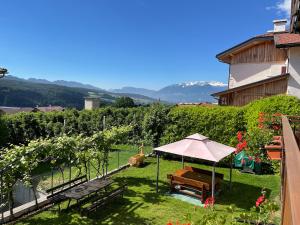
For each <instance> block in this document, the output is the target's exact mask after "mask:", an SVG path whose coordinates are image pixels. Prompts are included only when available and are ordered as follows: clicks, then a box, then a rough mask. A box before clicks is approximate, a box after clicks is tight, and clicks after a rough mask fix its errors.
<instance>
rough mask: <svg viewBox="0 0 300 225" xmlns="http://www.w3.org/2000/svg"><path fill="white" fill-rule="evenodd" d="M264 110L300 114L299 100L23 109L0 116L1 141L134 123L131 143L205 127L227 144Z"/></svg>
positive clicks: (17, 141)
mask: <svg viewBox="0 0 300 225" xmlns="http://www.w3.org/2000/svg"><path fill="white" fill-rule="evenodd" d="M260 112H264V113H267V114H274V113H282V114H288V115H300V100H299V99H297V98H295V97H290V96H273V97H270V98H265V99H262V100H257V101H255V102H253V103H250V104H249V105H247V106H245V107H225V106H185V107H183V106H179V107H171V108H170V107H168V106H163V105H160V104H154V105H152V106H150V107H135V108H114V107H105V108H100V109H97V110H88V111H87V110H83V111H77V110H66V111H64V112H50V113H41V112H36V113H19V114H14V115H5V116H2V117H0V146H4V145H5V144H6V145H7V144H8V143H10V144H22V143H27V142H28V141H29V140H32V139H37V138H41V137H42V138H46V137H55V136H58V135H61V134H63V133H65V134H67V135H76V134H84V135H86V136H89V135H91V134H93V133H94V132H97V131H102V130H103V118H104V116H105V118H106V119H105V125H106V128H111V127H113V126H117V127H119V126H126V125H129V124H130V125H132V127H133V131H132V132H131V134H130V136H129V137H130V138H129V140H128V143H135V144H139V143H141V142H145V143H147V144H150V143H151V144H153V145H159V144H163V143H169V142H172V141H176V140H179V139H181V138H183V137H186V136H188V135H190V134H193V133H196V132H198V133H201V134H203V135H205V136H208V137H209V138H211V139H212V140H216V141H219V142H221V143H224V144H235V143H234V140H235V136H236V133H237V132H238V131H245V130H248V131H249V130H252V129H254V128H257V124H258V115H259V113H260Z"/></svg>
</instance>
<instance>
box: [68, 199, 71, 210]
mask: <svg viewBox="0 0 300 225" xmlns="http://www.w3.org/2000/svg"><path fill="white" fill-rule="evenodd" d="M70 203H71V199H69V202H68V206H67V209H69V207H70Z"/></svg>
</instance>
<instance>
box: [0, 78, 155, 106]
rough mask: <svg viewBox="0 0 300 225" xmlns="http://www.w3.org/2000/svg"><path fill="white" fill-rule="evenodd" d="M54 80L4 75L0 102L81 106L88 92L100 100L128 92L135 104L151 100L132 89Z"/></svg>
mask: <svg viewBox="0 0 300 225" xmlns="http://www.w3.org/2000/svg"><path fill="white" fill-rule="evenodd" d="M56 82H57V83H60V84H59V85H58V84H55V83H54V82H50V81H47V80H40V79H28V80H26V79H21V78H18V77H14V76H7V77H4V78H3V79H1V80H0V105H2V106H14V107H35V106H36V105H39V106H48V105H59V106H63V107H69V108H77V109H82V108H83V107H84V97H86V96H90V95H97V96H100V97H101V100H102V103H103V104H110V103H111V102H114V101H115V99H116V98H117V97H120V96H129V97H131V98H133V99H134V100H135V102H136V103H137V104H148V103H152V102H154V101H155V100H154V99H152V98H150V97H146V96H142V95H139V94H134V93H133V94H131V93H129V94H127V93H119V94H116V93H110V92H108V91H105V90H102V89H100V88H97V87H93V86H92V87H93V88H87V87H88V86H89V85H88V86H86V85H84V84H81V83H77V82H68V81H56ZM62 84H66V85H69V86H70V85H73V86H74V85H75V86H76V85H77V86H79V87H69V86H65V85H62ZM80 86H81V87H80ZM83 87H85V88H83Z"/></svg>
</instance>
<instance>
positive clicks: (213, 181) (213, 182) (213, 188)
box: [211, 162, 216, 198]
mask: <svg viewBox="0 0 300 225" xmlns="http://www.w3.org/2000/svg"><path fill="white" fill-rule="evenodd" d="M212 172H213V173H212V188H211V197H212V198H215V172H216V163H215V162H214V165H213V171H212Z"/></svg>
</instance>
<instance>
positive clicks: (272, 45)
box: [213, 20, 300, 106]
mask: <svg viewBox="0 0 300 225" xmlns="http://www.w3.org/2000/svg"><path fill="white" fill-rule="evenodd" d="M273 23H274V29H273V30H272V31H269V32H267V33H266V34H263V35H258V36H256V37H253V38H250V39H249V40H246V41H245V42H243V43H240V44H238V45H236V46H234V47H232V48H230V49H228V50H226V51H224V52H221V53H220V54H218V55H217V56H216V57H217V58H218V60H219V61H221V62H223V63H227V64H229V76H228V90H226V91H222V92H218V93H214V94H213V96H214V97H216V98H218V101H219V104H220V105H234V106H242V105H245V104H248V103H249V102H251V101H253V100H256V99H259V98H263V97H268V96H272V95H278V94H288V95H292V96H297V97H298V98H300V35H299V34H296V33H292V32H294V31H293V30H292V29H291V31H290V32H288V31H286V23H287V20H274V21H273Z"/></svg>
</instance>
